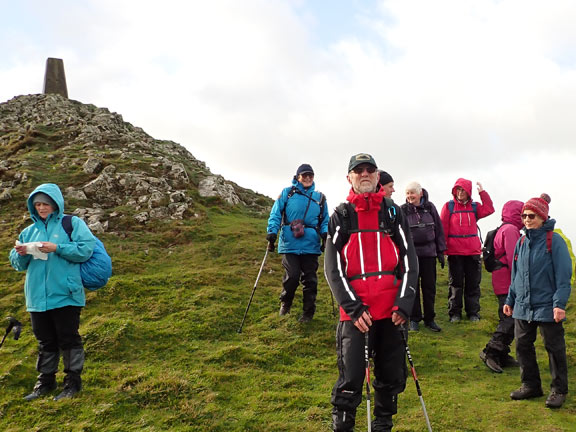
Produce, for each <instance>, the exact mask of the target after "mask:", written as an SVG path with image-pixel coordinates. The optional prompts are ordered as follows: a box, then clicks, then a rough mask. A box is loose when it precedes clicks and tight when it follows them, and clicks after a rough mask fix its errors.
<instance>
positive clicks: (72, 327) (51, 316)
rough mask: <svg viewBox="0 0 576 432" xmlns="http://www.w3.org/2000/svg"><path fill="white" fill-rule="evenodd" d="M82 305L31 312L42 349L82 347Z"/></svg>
mask: <svg viewBox="0 0 576 432" xmlns="http://www.w3.org/2000/svg"><path fill="white" fill-rule="evenodd" d="M81 311H82V308H81V307H78V306H66V307H62V308H58V309H51V310H47V311H46V312H30V319H31V321H32V331H33V332H34V336H36V339H37V340H38V345H39V348H40V351H45V352H58V351H59V350H62V351H66V350H71V349H73V348H82V337H81V336H80V333H79V332H78V329H79V328H80V312H81Z"/></svg>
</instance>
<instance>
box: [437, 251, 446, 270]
mask: <svg viewBox="0 0 576 432" xmlns="http://www.w3.org/2000/svg"><path fill="white" fill-rule="evenodd" d="M438 262H439V263H440V268H444V264H446V259H445V258H444V254H440V255H438Z"/></svg>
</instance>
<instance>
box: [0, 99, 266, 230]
mask: <svg viewBox="0 0 576 432" xmlns="http://www.w3.org/2000/svg"><path fill="white" fill-rule="evenodd" d="M34 146H39V147H42V152H43V153H42V154H43V155H44V156H43V157H44V160H45V161H46V162H47V164H48V165H51V169H52V170H60V171H66V172H69V173H70V174H71V178H72V176H74V177H73V182H74V183H73V185H74V186H71V185H67V184H60V186H61V187H62V190H63V191H64V194H65V197H66V199H73V200H75V201H76V202H75V203H76V204H79V205H82V204H84V205H85V206H84V207H81V208H79V209H76V211H75V213H76V214H78V215H79V216H80V217H82V218H84V219H85V220H86V221H87V222H88V223H89V225H91V226H94V230H96V231H97V232H102V231H101V230H107V229H108V220H107V219H108V218H110V217H112V216H111V215H112V214H115V215H116V216H114V217H123V216H125V215H126V214H128V215H129V216H130V217H133V218H134V219H135V220H137V221H138V222H141V223H146V222H148V221H150V220H151V219H182V218H183V217H184V215H185V214H191V215H193V217H199V216H198V214H197V213H195V212H194V211H193V209H194V205H195V203H194V201H193V199H192V196H194V194H193V193H191V191H192V190H194V189H196V187H198V190H199V195H200V196H202V197H214V196H217V197H220V198H221V199H222V200H223V201H224V202H226V203H228V204H230V205H238V204H240V205H245V206H248V207H250V208H251V209H254V210H257V211H268V210H269V205H271V204H272V200H270V199H268V198H266V197H263V196H262V195H258V194H256V193H254V192H252V191H249V190H247V189H243V188H241V187H239V186H238V185H236V184H234V183H232V182H230V181H227V180H225V179H224V178H223V177H222V176H220V175H213V174H212V173H211V172H210V170H209V169H208V167H207V166H206V164H205V163H204V162H202V161H199V160H197V159H196V158H195V157H194V156H193V155H192V154H191V153H190V152H189V151H188V150H186V149H185V148H184V147H183V146H181V145H179V144H177V143H175V142H172V141H163V140H156V139H154V138H152V137H151V136H149V135H148V134H146V133H145V132H144V130H142V129H141V128H139V127H135V126H133V125H131V124H130V123H127V122H125V121H124V120H123V118H122V116H121V115H119V114H117V113H112V112H110V111H109V110H108V109H106V108H97V107H95V106H94V105H87V104H82V103H80V102H77V101H73V100H70V99H66V98H63V97H61V96H60V95H57V94H41V95H24V96H18V97H15V98H13V99H12V100H10V101H8V102H5V103H1V104H0V185H1V186H2V190H1V193H0V200H4V201H6V200H10V199H12V197H13V196H21V194H25V193H29V190H28V186H29V184H30V183H32V184H37V183H38V182H39V181H42V180H43V179H42V178H41V177H40V176H39V174H37V171H36V170H35V168H34V167H36V166H37V164H38V158H37V155H38V153H36V152H34V151H33V150H34ZM79 173H84V174H85V176H84V177H82V176H81V175H79ZM86 174H87V175H86ZM94 175H97V177H96V178H94ZM197 184H199V186H196V185H197ZM21 188H26V189H21ZM127 209H128V210H127ZM134 214H135V215H134ZM107 215H108V216H107Z"/></svg>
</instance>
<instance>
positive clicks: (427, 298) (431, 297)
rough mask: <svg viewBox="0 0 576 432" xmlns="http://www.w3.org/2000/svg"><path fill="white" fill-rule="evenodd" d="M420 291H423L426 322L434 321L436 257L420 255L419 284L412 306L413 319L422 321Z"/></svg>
mask: <svg viewBox="0 0 576 432" xmlns="http://www.w3.org/2000/svg"><path fill="white" fill-rule="evenodd" d="M420 291H422V306H423V308H424V322H430V321H434V318H435V317H436V312H435V311H434V303H435V302H436V257H418V286H417V287H416V297H415V298H414V306H413V307H412V315H411V316H410V319H411V320H412V321H422V306H420Z"/></svg>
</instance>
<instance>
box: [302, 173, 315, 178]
mask: <svg viewBox="0 0 576 432" xmlns="http://www.w3.org/2000/svg"><path fill="white" fill-rule="evenodd" d="M300 175H301V176H302V177H303V178H304V177H309V178H314V174H312V173H302V174H300Z"/></svg>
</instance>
